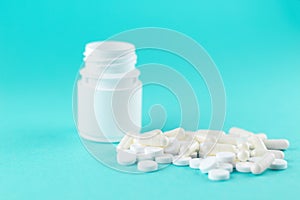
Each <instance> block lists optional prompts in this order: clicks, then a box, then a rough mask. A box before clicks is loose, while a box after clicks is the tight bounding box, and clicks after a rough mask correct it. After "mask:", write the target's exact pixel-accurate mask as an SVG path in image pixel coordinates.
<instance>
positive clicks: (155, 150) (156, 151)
mask: <svg viewBox="0 0 300 200" xmlns="http://www.w3.org/2000/svg"><path fill="white" fill-rule="evenodd" d="M163 153H164V149H163V148H161V147H145V154H151V155H152V156H153V157H156V156H160V155H163Z"/></svg>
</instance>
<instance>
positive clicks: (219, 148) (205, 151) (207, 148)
mask: <svg viewBox="0 0 300 200" xmlns="http://www.w3.org/2000/svg"><path fill="white" fill-rule="evenodd" d="M236 151H237V149H236V147H235V146H234V145H231V144H219V143H211V142H204V143H202V144H201V145H200V154H201V155H202V156H207V155H209V156H214V155H216V153H218V152H233V153H236Z"/></svg>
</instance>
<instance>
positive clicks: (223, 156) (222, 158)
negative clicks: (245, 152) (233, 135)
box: [216, 152, 235, 163]
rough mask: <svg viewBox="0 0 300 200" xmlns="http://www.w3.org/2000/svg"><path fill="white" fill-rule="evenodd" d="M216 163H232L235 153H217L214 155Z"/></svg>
mask: <svg viewBox="0 0 300 200" xmlns="http://www.w3.org/2000/svg"><path fill="white" fill-rule="evenodd" d="M216 158H217V160H218V162H224V163H232V162H233V161H234V160H235V153H232V152H218V153H216Z"/></svg>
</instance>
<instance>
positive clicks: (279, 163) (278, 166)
mask: <svg viewBox="0 0 300 200" xmlns="http://www.w3.org/2000/svg"><path fill="white" fill-rule="evenodd" d="M287 166H288V165H287V162H286V161H285V160H283V159H275V160H274V161H273V162H272V164H271V165H270V167H269V169H273V170H282V169H286V168H287Z"/></svg>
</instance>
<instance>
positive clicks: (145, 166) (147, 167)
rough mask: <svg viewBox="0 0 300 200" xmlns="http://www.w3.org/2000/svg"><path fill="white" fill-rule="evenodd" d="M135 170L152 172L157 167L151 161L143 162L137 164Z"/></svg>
mask: <svg viewBox="0 0 300 200" xmlns="http://www.w3.org/2000/svg"><path fill="white" fill-rule="evenodd" d="M137 168H138V170H139V171H142V172H152V171H156V170H157V169H158V165H157V163H156V162H155V161H153V160H143V161H140V162H138V165H137Z"/></svg>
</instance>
